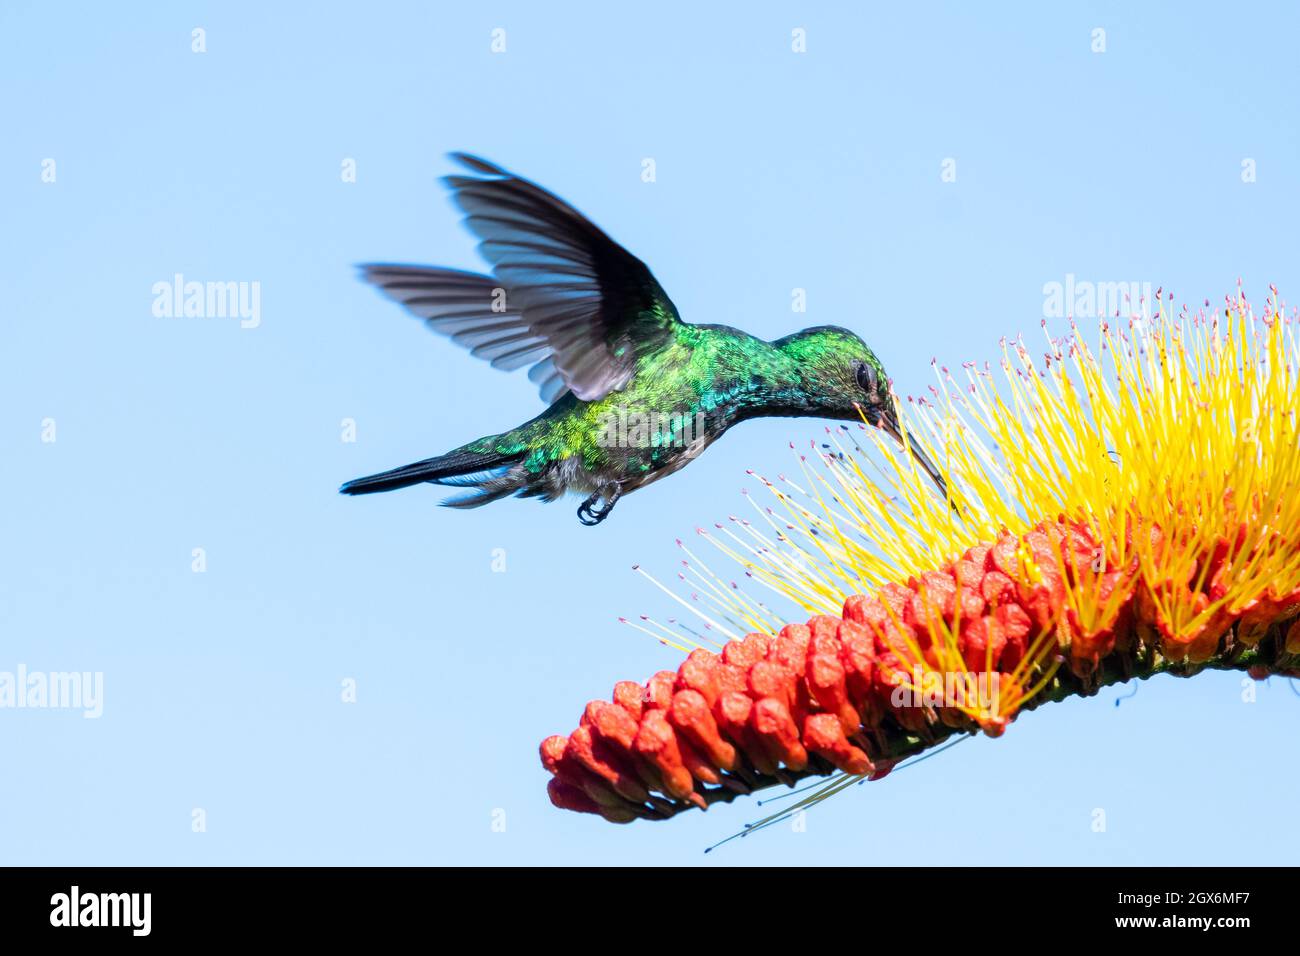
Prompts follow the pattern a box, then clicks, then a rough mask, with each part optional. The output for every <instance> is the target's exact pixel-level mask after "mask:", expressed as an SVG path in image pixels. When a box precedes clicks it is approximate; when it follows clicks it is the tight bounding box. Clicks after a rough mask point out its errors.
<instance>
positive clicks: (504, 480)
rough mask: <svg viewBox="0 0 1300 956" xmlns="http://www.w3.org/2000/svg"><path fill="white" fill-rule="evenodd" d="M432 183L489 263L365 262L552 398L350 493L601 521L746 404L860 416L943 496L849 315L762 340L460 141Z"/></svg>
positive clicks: (439, 327) (433, 323) (465, 341)
mask: <svg viewBox="0 0 1300 956" xmlns="http://www.w3.org/2000/svg"><path fill="white" fill-rule="evenodd" d="M452 159H453V160H455V161H456V162H458V163H459V164H460V165H461V166H463V167H464V168H465V170H466V172H465V173H462V174H458V175H452V176H447V177H444V179H443V182H444V184H445V185H446V186H447V187H448V188H449V190H450V191H451V194H452V197H453V199H454V201H455V203H456V205H457V206H459V208H460V210H461V212H462V213H463V214H464V222H465V225H466V226H467V227H468V228H469V230H470V232H472V233H473V234H474V235H475V236H476V237H477V238H478V240H479V245H478V249H479V251H480V252H481V253H482V255H483V257H484V258H485V259H486V260H487V261H488V262H489V263H490V264H491V275H480V274H477V273H473V272H465V271H460V270H457V269H447V268H440V267H437V266H421V265H401V264H393V263H370V264H365V265H362V266H360V267H359V268H360V270H361V275H362V277H363V278H364V279H365V280H367V281H368V282H371V283H373V284H374V285H375V286H377V287H378V288H379V289H380V290H381V291H382V292H383V293H384V294H385V295H387V296H388V297H389V298H391V299H393V300H395V301H396V302H398V303H400V304H401V305H403V306H404V307H405V308H406V309H407V311H409V312H411V313H413V314H414V315H416V316H418V317H419V318H421V319H423V320H424V322H425V324H426V325H427V326H428V327H429V328H430V329H431V330H433V331H434V332H437V333H439V334H441V335H444V336H447V337H449V338H450V339H451V341H452V342H454V343H455V344H456V345H459V346H462V347H464V348H467V349H469V351H470V354H471V355H473V356H475V357H477V358H481V359H485V360H487V361H489V362H490V363H491V364H492V367H493V368H498V369H502V370H504V371H514V370H517V369H520V368H523V367H524V366H529V371H528V378H529V379H530V380H531V381H532V382H533V383H534V384H536V385H537V386H538V389H539V391H540V393H541V398H542V401H543V402H544V403H545V404H546V405H547V408H546V410H545V411H543V412H542V413H541V414H540V415H538V416H537V417H535V418H533V419H531V420H529V421H527V422H525V423H524V424H522V425H519V426H518V427H517V428H512V429H510V430H509V431H505V432H502V433H501V434H499V435H489V436H487V437H484V438H479V439H476V440H474V441H471V442H469V443H468V444H465V445H461V446H460V447H459V448H454V449H452V450H451V451H449V452H447V453H446V454H444V455H438V456H437V457H434V458H426V459H425V460H423V461H417V462H414V463H413V464H409V465H403V466H402V467H400V468H394V469H392V470H390V471H384V472H380V473H378V474H375V475H369V476H367V477H364V478H357V479H355V480H353V481H349V482H347V483H346V484H344V485H343V486H342V487H341V488H340V489H339V490H340V491H341V492H342V493H343V494H348V495H365V494H371V493H373V492H379V491H392V490H394V489H397V488H405V487H407V486H409V485H416V484H421V483H425V482H428V483H431V484H435V485H444V486H452V487H461V488H466V489H468V491H467V492H466V493H464V494H462V495H460V496H458V497H453V498H451V499H448V500H446V501H444V502H443V504H445V505H447V506H449V507H452V508H477V507H479V506H480V505H484V504H487V503H488V502H491V501H496V500H498V499H500V498H504V497H506V496H508V495H512V494H514V495H518V496H520V497H538V498H541V499H542V500H543V501H555V500H557V499H559V498H561V497H562V496H563V495H564V494H565V493H568V492H576V493H578V494H581V495H584V496H585V497H584V499H583V501H582V503H581V504H580V505H579V506H578V520H579V521H581V522H582V523H583V524H585V525H596V524H599V523H600V522H602V521H603V520H605V518H607V517H608V516H609V514H610V512H611V511H612V510H613V508H614V505H615V504H616V503H617V502H618V501H619V499H621V498H622V497H623V495H626V494H628V493H629V492H632V491H635V490H636V489H638V488H641V487H643V486H644V485H648V484H650V483H651V482H653V481H658V480H659V479H661V478H664V477H666V476H667V475H671V474H673V473H674V472H676V471H678V470H680V469H681V468H683V467H684V466H686V465H687V464H689V463H690V462H691V461H693V460H694V459H695V458H697V457H698V456H699V455H700V453H701V452H703V451H704V449H706V448H707V447H708V446H709V445H711V444H713V442H715V441H717V440H718V439H719V438H721V437H722V435H723V434H724V433H726V431H727V430H728V429H729V428H731V427H732V426H733V425H736V424H737V423H739V422H743V421H745V420H746V419H751V418H759V417H769V416H789V417H803V416H811V417H817V418H826V419H835V420H853V421H862V420H864V419H865V421H866V422H867V423H868V424H871V425H874V426H877V427H879V428H881V429H883V430H884V431H885V432H886V433H887V434H889V435H890V436H892V437H893V438H894V439H895V440H896V441H898V442H900V443H903V444H905V445H906V447H908V448H909V449H910V452H911V454H912V455H913V456H914V457H915V458H916V460H917V462H918V464H919V465H920V466H921V468H922V469H923V470H924V471H925V472H926V473H927V474H928V475H929V476H930V478H931V480H933V481H934V482H935V484H936V486H937V487H938V488H939V490H940V493H941V494H944V495H945V497H946V489H945V486H944V481H943V478H942V476H941V474H940V472H939V470H938V469H937V468H936V467H935V466H934V464H933V463H932V462H931V461H930V460H929V459H928V458H927V457H926V456H925V454H924V453H923V452H921V450H920V449H919V448H917V446H916V444H915V442H906V443H905V442H903V435H902V431H901V429H900V427H899V422H898V416H897V413H896V410H895V405H894V398H893V395H892V392H891V389H890V385H889V379H888V378H887V376H886V374H885V368H884V366H883V365H882V364H881V361H880V359H879V358H877V357H876V354H875V353H874V352H872V351H871V349H870V348H868V347H867V345H866V343H864V342H863V341H862V339H860V338H859V337H858V336H857V335H855V334H854V333H853V332H851V331H849V330H848V329H843V328H838V327H834V326H818V327H815V328H808V329H804V330H802V331H799V332H795V333H793V334H791V335H787V336H785V337H784V338H779V339H776V340H775V341H771V342H768V341H764V340H762V339H759V338H756V337H755V336H753V335H750V334H748V333H746V332H743V331H741V330H740V329H735V328H731V327H729V326H726V325H695V324H690V323H687V322H684V321H683V320H682V318H681V316H680V315H679V314H678V311H677V307H676V306H674V305H673V303H672V301H671V300H670V299H669V298H668V295H667V293H666V292H664V290H663V287H662V286H660V285H659V283H658V282H657V281H656V280H655V278H654V276H653V275H652V274H651V273H650V270H649V269H648V268H647V267H646V265H645V264H644V263H643V262H641V260H639V259H637V258H636V257H635V256H634V255H632V254H631V253H630V252H628V251H627V250H626V249H624V248H623V247H622V246H620V245H619V244H618V243H616V242H615V241H614V240H613V239H611V238H610V237H609V236H607V235H606V234H605V233H604V232H603V231H601V229H600V228H598V227H597V226H596V225H595V224H594V223H592V222H591V221H590V220H589V219H587V218H586V217H585V216H583V215H582V213H580V212H578V210H577V209H575V208H574V207H573V206H570V205H569V204H568V203H567V202H565V201H564V200H562V199H560V198H559V197H558V196H556V195H554V194H553V193H550V192H548V191H547V190H546V189H543V188H542V187H541V186H538V185H537V184H536V183H533V182H530V181H529V180H527V179H524V178H522V177H520V176H517V175H515V174H514V173H511V172H509V171H507V170H505V169H503V168H502V167H500V166H497V165H496V164H494V163H491V162H488V161H487V160H485V159H481V158H478V157H475V156H470V155H468V154H465V153H453V154H452Z"/></svg>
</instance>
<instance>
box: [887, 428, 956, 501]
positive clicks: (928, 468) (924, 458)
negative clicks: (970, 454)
mask: <svg viewBox="0 0 1300 956" xmlns="http://www.w3.org/2000/svg"><path fill="white" fill-rule="evenodd" d="M877 416H878V417H877V418H876V424H877V425H878V426H879V427H880V428H881V429H882V430H883V431H884V432H885V434H886V435H888V436H889V437H890V438H892V439H894V441H896V442H898V443H899V444H900V445H901V444H903V431H902V429H901V428H899V427H898V416H897V415H895V414H894V410H893V408H891V407H889V406H885V407H883V408H880V409H879V410H878V412H877ZM907 450H908V452H910V453H911V455H912V457H913V458H914V459H915V460H916V463H917V464H918V465H920V466H921V470H922V471H924V472H925V473H926V474H927V475H929V476H930V480H931V481H933V482H934V486H935V487H936V488H937V489H939V495H940V496H941V497H942V498H944V499H947V497H948V483H947V482H946V481H944V480H943V475H942V474H941V473H940V471H939V469H938V467H937V466H936V465H935V463H934V462H932V461H931V460H930V457H929V456H928V455H926V453H925V452H923V451H921V449H920V446H918V445H917V443H916V442H914V441H910V442H908V443H907Z"/></svg>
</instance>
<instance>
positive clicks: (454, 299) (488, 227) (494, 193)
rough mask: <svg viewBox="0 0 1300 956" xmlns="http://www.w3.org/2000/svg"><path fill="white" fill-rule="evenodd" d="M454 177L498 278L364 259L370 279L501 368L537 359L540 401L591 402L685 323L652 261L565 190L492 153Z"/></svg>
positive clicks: (467, 162)
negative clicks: (499, 161)
mask: <svg viewBox="0 0 1300 956" xmlns="http://www.w3.org/2000/svg"><path fill="white" fill-rule="evenodd" d="M454 158H455V159H456V160H458V161H459V162H460V163H461V164H462V165H464V166H465V167H467V168H468V169H469V170H471V171H472V172H473V173H476V174H477V175H473V176H466V175H457V176H448V177H446V178H445V179H444V182H445V183H446V184H447V185H448V186H449V187H450V188H451V190H452V194H453V197H454V199H455V201H456V204H457V205H458V206H460V208H461V210H462V211H463V212H464V213H465V224H466V225H467V226H468V227H469V229H470V231H471V232H473V233H474V234H475V235H476V236H478V237H479V239H480V242H479V250H480V251H481V252H482V253H483V256H484V257H485V258H486V259H487V260H488V261H489V262H490V263H492V272H493V276H492V277H491V278H489V277H487V276H479V275H475V274H473V273H468V272H459V271H456V270H452V269H438V268H427V267H421V266H401V265H370V266H363V267H362V268H363V274H364V276H365V278H366V279H367V280H369V281H370V282H373V283H375V284H376V285H378V286H380V287H381V288H382V289H383V290H384V292H385V293H387V294H388V295H389V296H391V297H392V298H394V299H396V300H397V301H399V302H401V303H403V304H404V305H405V306H406V307H407V308H408V309H410V310H411V311H412V312H414V313H415V314H417V315H419V316H421V317H422V318H424V319H425V321H426V322H427V323H428V325H429V327H430V328H432V329H434V330H435V331H437V332H441V333H443V334H447V335H450V336H451V338H452V340H453V341H454V342H456V343H457V344H460V345H463V346H466V347H468V348H470V350H471V354H473V355H476V356H478V357H481V358H486V359H488V360H489V361H491V363H492V365H493V367H495V368H502V369H516V368H520V367H522V366H524V365H528V364H532V369H531V370H530V371H529V376H528V377H529V378H530V379H532V380H533V381H534V382H537V383H538V385H539V386H540V387H541V392H542V398H543V399H544V400H546V401H547V402H551V401H554V400H555V399H556V398H558V397H559V396H560V395H562V394H563V393H564V391H565V390H566V389H567V390H571V391H572V392H573V393H574V394H575V395H576V396H577V397H578V398H580V399H582V400H583V401H595V400H596V399H599V398H602V397H604V396H605V395H607V394H609V393H610V392H611V391H614V390H616V389H619V388H622V387H623V386H624V385H626V384H627V382H628V380H629V379H630V378H631V377H632V374H633V372H634V371H635V369H636V363H637V360H638V359H639V358H640V357H641V356H643V355H645V354H646V353H648V352H653V351H654V350H656V349H657V348H660V347H661V346H662V345H663V344H664V342H665V341H666V340H667V339H668V338H669V337H670V336H671V335H672V332H673V327H674V326H675V325H677V324H678V323H680V322H681V319H680V317H679V316H678V314H677V308H676V307H675V306H674V305H673V303H672V301H671V300H670V299H669V298H668V295H667V294H666V293H665V292H664V290H663V288H662V287H661V286H660V285H659V283H658V282H657V281H656V280H655V278H654V276H653V275H651V273H650V270H649V269H648V268H646V265H645V263H643V262H642V261H641V260H640V259H638V258H636V256H634V255H632V254H631V253H630V252H628V251H627V250H626V249H624V248H623V247H622V246H620V245H619V244H618V243H616V242H615V241H614V240H613V239H611V238H609V236H607V235H605V233H604V232H602V231H601V230H600V229H599V228H598V227H597V226H596V225H595V224H593V223H592V222H591V221H590V220H588V219H587V218H586V217H585V216H583V215H582V213H580V212H578V211H577V210H576V209H574V208H573V207H572V206H570V205H569V204H568V203H566V202H565V201H564V200H562V199H560V198H559V197H558V196H555V195H554V194H552V193H550V192H548V191H547V190H545V189H543V188H542V187H540V186H538V185H536V184H535V183H532V182H529V181H528V180H526V179H522V178H520V177H518V176H515V175H514V174H513V173H510V172H508V171H506V170H505V169H502V168H501V167H500V166H497V165H495V164H493V163H489V162H487V161H486V160H483V159H478V158H476V157H473V156H468V155H465V154H463V153H457V154H454Z"/></svg>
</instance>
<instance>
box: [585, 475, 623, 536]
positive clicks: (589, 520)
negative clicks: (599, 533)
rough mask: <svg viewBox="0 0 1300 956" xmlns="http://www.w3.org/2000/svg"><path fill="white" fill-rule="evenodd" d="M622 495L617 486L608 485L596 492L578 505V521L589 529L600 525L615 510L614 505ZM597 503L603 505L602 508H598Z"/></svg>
mask: <svg viewBox="0 0 1300 956" xmlns="http://www.w3.org/2000/svg"><path fill="white" fill-rule="evenodd" d="M622 494H623V492H622V490H621V489H620V488H619V486H618V485H617V484H612V485H607V486H606V487H605V488H602V489H601V490H600V491H597V492H595V493H594V494H592V495H591V496H589V497H588V498H587V500H585V501H584V502H583V503H582V504H580V505H578V520H579V521H581V522H582V523H583V524H585V525H586V526H587V527H591V526H592V525H598V524H600V523H601V522H602V521H604V520H605V519H606V518H608V517H609V513H610V512H611V511H613V510H614V503H615V502H616V501H618V499H619V498H620V497H622ZM597 502H601V503H602V504H601V507H599V508H597V507H596V503H597Z"/></svg>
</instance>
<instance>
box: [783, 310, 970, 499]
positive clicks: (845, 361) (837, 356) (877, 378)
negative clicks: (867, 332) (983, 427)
mask: <svg viewBox="0 0 1300 956" xmlns="http://www.w3.org/2000/svg"><path fill="white" fill-rule="evenodd" d="M776 345H777V347H778V348H780V349H781V350H782V351H783V352H785V353H786V354H787V355H789V356H790V357H791V358H793V359H794V360H795V361H796V363H797V364H798V367H799V369H800V374H801V378H802V380H803V384H804V388H805V389H807V391H808V393H809V394H808V400H809V404H810V406H811V409H812V414H814V415H818V416H820V417H825V418H838V419H845V420H850V421H859V420H861V419H863V418H865V419H866V421H867V424H869V425H875V426H876V427H878V428H880V429H881V430H883V431H884V432H885V433H886V434H887V435H889V436H890V437H891V438H893V439H894V440H895V441H897V442H898V443H899V444H902V443H903V432H902V428H900V427H899V423H898V413H897V411H896V410H895V408H894V396H893V393H892V391H891V389H890V382H889V377H888V376H887V375H886V374H885V366H884V364H883V363H882V362H881V361H880V359H878V358H876V353H875V352H873V351H871V349H870V348H868V346H867V343H866V342H863V341H862V339H860V338H859V337H858V336H857V335H855V334H854V333H852V332H850V331H849V330H848V329H841V328H837V327H835V326H819V327H817V328H811V329H804V330H803V331H802V332H796V333H795V334H794V335H788V336H786V337H785V338H783V339H779V340H778V341H777V342H776ZM907 447H908V450H909V451H910V452H911V455H912V457H913V458H915V459H916V463H917V464H918V465H920V466H921V468H922V470H923V471H925V473H926V474H927V475H929V477H930V480H931V481H933V482H934V484H935V486H936V487H937V488H938V489H939V493H940V494H941V495H944V496H945V497H946V496H947V493H948V490H947V484H946V483H945V482H944V480H943V475H942V474H941V473H940V472H939V469H938V468H937V467H936V466H935V464H934V462H932V461H930V459H929V458H928V457H927V456H926V454H925V453H924V452H922V451H921V449H920V448H918V447H917V445H916V443H915V442H908V443H907Z"/></svg>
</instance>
